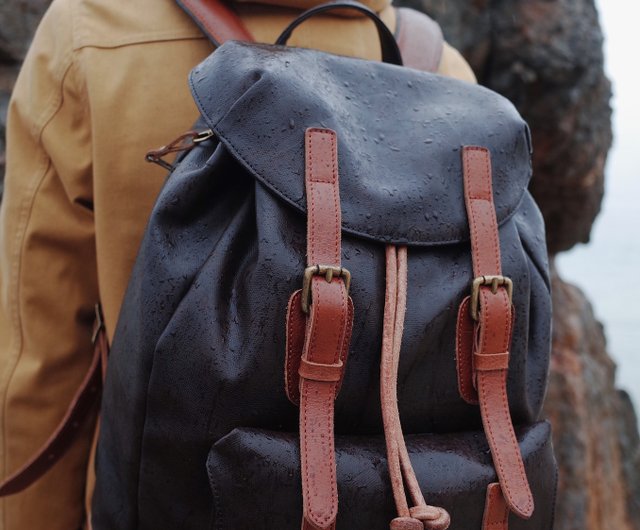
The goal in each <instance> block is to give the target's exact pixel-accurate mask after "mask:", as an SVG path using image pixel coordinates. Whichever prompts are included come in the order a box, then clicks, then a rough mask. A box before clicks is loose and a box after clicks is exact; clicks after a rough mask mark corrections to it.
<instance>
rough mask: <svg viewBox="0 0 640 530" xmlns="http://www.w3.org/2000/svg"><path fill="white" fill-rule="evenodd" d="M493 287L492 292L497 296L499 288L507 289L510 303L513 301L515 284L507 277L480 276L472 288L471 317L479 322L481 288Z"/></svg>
mask: <svg viewBox="0 0 640 530" xmlns="http://www.w3.org/2000/svg"><path fill="white" fill-rule="evenodd" d="M481 286H491V292H492V293H493V294H496V293H497V292H498V287H506V289H507V295H508V296H509V303H511V301H512V300H513V282H512V281H511V278H507V277H506V276H478V277H477V278H475V279H474V280H473V284H472V286H471V317H472V318H473V320H476V321H477V320H478V306H479V305H480V287H481Z"/></svg>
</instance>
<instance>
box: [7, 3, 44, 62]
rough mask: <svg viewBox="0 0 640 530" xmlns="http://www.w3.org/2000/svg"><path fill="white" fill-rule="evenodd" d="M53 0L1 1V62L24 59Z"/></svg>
mask: <svg viewBox="0 0 640 530" xmlns="http://www.w3.org/2000/svg"><path fill="white" fill-rule="evenodd" d="M50 3H51V0H11V1H10V2H2V3H0V63H5V64H6V63H9V62H14V63H15V62H20V61H22V59H24V56H25V54H26V53H27V49H28V48H29V43H30V42H31V38H32V37H33V34H34V32H35V30H36V27H37V26H38V22H40V19H41V18H42V15H43V13H44V12H45V10H46V9H47V7H48V6H49V4H50Z"/></svg>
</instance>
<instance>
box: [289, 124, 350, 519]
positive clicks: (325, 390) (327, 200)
mask: <svg viewBox="0 0 640 530" xmlns="http://www.w3.org/2000/svg"><path fill="white" fill-rule="evenodd" d="M305 152H306V175H305V185H306V196H307V260H308V263H307V265H308V268H307V271H306V272H305V277H308V279H309V296H310V300H309V310H308V315H306V323H305V326H304V340H303V341H301V340H300V331H301V328H302V326H301V314H300V312H301V311H302V310H301V306H302V300H301V297H302V296H303V295H302V294H301V293H300V291H297V292H296V293H294V294H293V295H292V297H291V300H290V302H289V315H288V323H287V361H286V374H287V392H288V394H289V397H290V398H293V399H294V400H295V398H296V396H295V394H296V392H295V391H294V390H292V389H291V386H292V382H293V381H295V380H296V377H294V376H293V375H292V374H291V371H292V367H294V366H297V371H298V374H297V380H298V381H299V396H300V397H299V399H300V460H301V474H302V497H303V514H304V515H303V522H302V528H303V530H312V529H333V528H334V527H335V521H336V516H337V513H338V486H337V479H336V461H335V446H334V437H333V421H334V400H335V398H336V395H337V392H338V388H339V384H340V382H341V380H342V378H343V377H344V368H345V362H346V352H347V351H348V347H349V342H350V340H351V329H352V324H353V306H352V303H351V300H350V298H349V296H348V292H347V285H346V282H345V280H344V278H343V276H341V275H340V274H341V273H342V270H343V269H341V254H342V249H341V230H342V221H341V211H340V189H339V185H338V152H337V138H336V133H335V132H334V131H332V130H329V129H316V128H311V129H308V130H307V131H306V135H305ZM323 267H328V268H329V269H330V270H331V271H333V272H331V273H327V274H322V273H320V271H321V270H322V268H323ZM334 272H335V274H334ZM304 296H307V295H306V294H305V295H304ZM301 344H302V346H301ZM300 347H301V350H299V349H298V348H300ZM295 350H297V351H295ZM300 354H301V358H300V359H299V360H296V357H298V358H299V357H300ZM292 394H293V395H292Z"/></svg>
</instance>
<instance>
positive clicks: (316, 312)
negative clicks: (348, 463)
mask: <svg viewBox="0 0 640 530" xmlns="http://www.w3.org/2000/svg"><path fill="white" fill-rule="evenodd" d="M316 135H317V136H319V137H320V139H321V138H322V137H323V136H324V137H327V136H328V137H329V139H330V146H331V157H332V182H326V181H323V180H320V181H316V180H314V175H315V173H314V169H313V161H314V156H315V150H314V146H313V141H312V138H313V137H314V136H316ZM306 141H307V155H308V164H309V169H308V171H309V173H308V175H307V177H308V178H307V181H308V185H309V188H310V189H309V190H308V193H307V196H308V198H309V201H310V202H311V204H310V216H309V221H310V224H311V227H307V230H309V232H310V241H309V242H308V246H309V248H308V254H309V258H310V259H311V260H315V259H316V257H315V253H316V226H315V225H316V200H315V195H316V192H318V193H320V191H319V190H317V189H316V186H315V185H314V184H317V185H318V187H320V186H321V185H322V184H326V185H329V186H331V187H332V192H333V199H334V219H335V232H334V234H337V237H336V241H335V254H336V255H337V257H338V259H337V263H336V264H338V263H339V261H340V259H339V258H340V218H339V213H338V212H339V208H340V200H339V196H338V192H337V189H336V188H337V174H336V173H337V170H336V160H335V159H336V157H335V156H334V153H335V134H334V133H333V131H330V130H323V129H309V130H308V131H307V135H306ZM320 141H322V140H320ZM314 284H315V282H313V281H312V285H311V289H312V293H313V297H314V298H315V303H314V304H313V307H312V309H311V322H310V326H311V330H312V335H311V339H310V345H309V348H310V349H311V350H312V351H313V350H315V347H316V343H317V337H318V326H317V325H316V322H317V321H318V320H320V321H322V318H321V315H320V313H321V312H322V311H323V307H324V304H323V302H322V298H323V295H322V289H318V288H317V287H316V286H315V285H314ZM341 288H342V289H345V287H344V284H342V286H341ZM346 298H347V297H346V296H344V297H343V302H342V303H343V314H345V313H348V311H349V310H348V307H346V308H345V307H344V304H345V300H346ZM347 306H348V304H347ZM345 327H346V326H345V325H344V322H343V326H342V332H341V337H340V341H339V342H338V344H337V345H338V347H337V348H336V351H335V353H334V358H333V362H334V363H335V362H337V360H338V359H340V356H341V353H342V350H343V349H344V340H345ZM336 357H337V358H336ZM311 360H312V361H313V359H311ZM316 384H319V385H324V384H327V383H316ZM331 384H332V385H334V389H333V392H331V398H332V401H331V402H330V403H328V406H327V411H328V413H327V414H326V416H327V418H326V419H327V426H326V427H327V430H326V432H327V433H328V437H327V438H326V439H324V440H321V441H320V447H321V451H320V458H321V459H322V460H323V461H326V459H325V456H328V460H329V461H330V462H332V463H333V465H330V466H329V474H330V480H331V484H332V485H334V484H336V469H335V451H334V442H333V440H334V436H333V416H334V410H333V407H334V404H333V399H334V398H335V395H336V393H337V389H338V384H339V382H335V383H331ZM302 387H303V394H304V398H305V407H304V422H303V423H304V425H303V427H304V429H303V430H304V434H305V440H306V441H305V444H304V454H305V463H306V464H307V465H306V466H305V468H306V469H305V470H304V473H305V475H306V474H307V473H308V468H309V458H308V456H309V444H308V443H307V441H308V439H307V425H308V414H307V411H308V402H307V397H308V394H309V388H308V387H309V383H308V382H307V381H303V385H302ZM301 399H302V398H301ZM324 453H327V455H325V454H324ZM316 460H317V459H316ZM310 491H311V486H310V481H309V480H307V479H305V496H306V498H307V503H308V504H311V502H310V501H309V499H310V496H309V493H310ZM336 504H337V497H336V493H335V488H334V487H331V509H330V513H329V514H328V515H322V514H318V512H316V511H315V510H314V508H313V506H310V507H309V515H310V516H311V517H312V518H313V519H315V520H319V521H323V522H328V521H330V520H331V512H333V511H334V507H335V506H336Z"/></svg>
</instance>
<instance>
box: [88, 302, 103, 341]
mask: <svg viewBox="0 0 640 530" xmlns="http://www.w3.org/2000/svg"><path fill="white" fill-rule="evenodd" d="M95 311H96V320H95V323H94V325H93V335H92V336H91V344H92V345H93V346H95V345H96V342H97V340H98V335H100V332H101V331H102V330H103V329H104V317H103V316H102V307H101V306H100V304H99V303H98V304H96V307H95Z"/></svg>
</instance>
